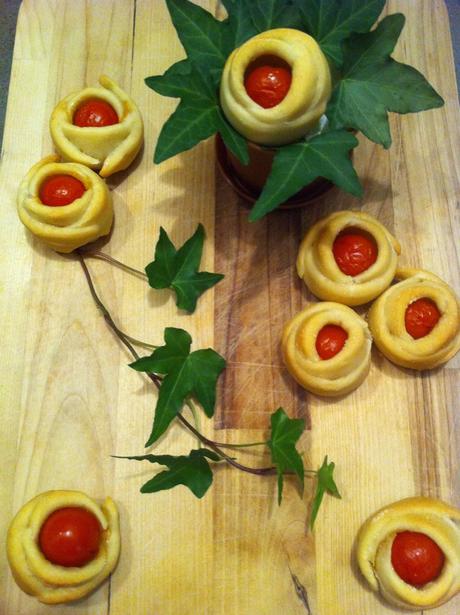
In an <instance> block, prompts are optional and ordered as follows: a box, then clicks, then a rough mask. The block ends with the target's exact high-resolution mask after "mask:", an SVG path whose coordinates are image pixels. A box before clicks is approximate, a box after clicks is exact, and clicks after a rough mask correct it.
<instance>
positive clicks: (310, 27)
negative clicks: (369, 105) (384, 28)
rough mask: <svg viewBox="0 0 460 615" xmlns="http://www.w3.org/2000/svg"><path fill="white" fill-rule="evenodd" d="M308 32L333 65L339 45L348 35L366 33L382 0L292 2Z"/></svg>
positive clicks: (337, 59) (338, 62) (339, 54)
mask: <svg viewBox="0 0 460 615" xmlns="http://www.w3.org/2000/svg"><path fill="white" fill-rule="evenodd" d="M295 3H296V5H297V8H298V10H299V12H300V13H301V15H302V17H303V20H304V22H305V25H306V29H307V31H308V33H309V34H310V35H311V36H313V38H314V39H315V40H316V41H317V42H318V43H319V45H320V47H321V49H322V51H323V52H324V53H325V54H326V55H327V57H328V58H329V59H330V60H332V62H334V64H336V65H337V66H341V64H342V61H343V54H342V42H343V41H344V40H345V39H346V38H347V37H348V36H349V35H350V34H351V33H352V32H367V31H368V30H369V29H370V28H371V26H372V25H373V24H374V23H375V21H376V20H377V18H378V16H379V15H380V13H381V12H382V10H383V7H384V6H385V0H347V1H346V2H343V0H295Z"/></svg>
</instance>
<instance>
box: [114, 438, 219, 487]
mask: <svg viewBox="0 0 460 615" xmlns="http://www.w3.org/2000/svg"><path fill="white" fill-rule="evenodd" d="M121 459H133V460H136V461H150V463H158V464H160V465H162V466H166V467H167V468H169V469H168V470H164V471H163V472H160V473H159V474H156V475H155V476H154V477H153V478H151V479H150V480H149V481H147V482H146V483H145V484H144V485H142V487H141V493H156V492H157V491H164V490H165V489H172V488H173V487H176V486H177V485H185V487H188V488H189V489H190V491H191V492H192V493H193V494H194V495H195V496H196V497H197V498H202V497H203V496H204V494H205V493H206V491H207V490H208V489H209V487H210V486H211V484H212V478H213V477H212V470H211V468H210V466H209V462H208V461H207V459H211V461H220V457H219V456H218V455H216V454H215V453H214V452H213V451H210V450H208V449H206V448H201V449H199V450H194V451H190V453H189V455H179V456H173V455H135V456H129V457H121Z"/></svg>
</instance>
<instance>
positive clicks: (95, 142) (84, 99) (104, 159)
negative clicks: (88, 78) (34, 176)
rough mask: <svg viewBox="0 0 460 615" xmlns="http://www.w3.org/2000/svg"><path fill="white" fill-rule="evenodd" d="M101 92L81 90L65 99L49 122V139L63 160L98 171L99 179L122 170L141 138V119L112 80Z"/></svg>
mask: <svg viewBox="0 0 460 615" xmlns="http://www.w3.org/2000/svg"><path fill="white" fill-rule="evenodd" d="M99 83H100V84H101V86H102V88H94V87H90V88H85V89H84V90H80V91H79V92H74V93H72V94H69V95H68V96H66V97H65V98H64V99H63V100H61V101H60V102H59V103H58V104H57V106H56V107H55V109H54V111H53V113H52V114H51V119H50V130H51V137H52V139H53V141H54V145H55V146H56V149H57V150H58V152H59V153H60V155H61V156H62V157H63V158H64V159H65V160H70V161H72V162H79V163H80V164H84V165H86V166H88V167H90V168H91V169H100V171H99V174H100V175H101V177H108V176H109V175H112V173H116V172H117V171H122V170H123V169H126V168H127V167H128V166H129V165H130V164H131V162H132V161H133V160H134V158H135V156H136V154H137V153H138V152H139V150H140V148H141V146H142V143H143V138H144V136H143V135H144V127H143V123H142V117H141V114H140V113H139V109H138V108H137V106H136V104H135V103H134V101H133V100H132V99H131V98H130V97H129V96H128V95H127V94H126V92H124V91H123V90H122V89H121V88H120V87H119V86H118V85H117V84H116V83H115V82H114V81H112V79H109V77H106V76H105V75H102V76H101V77H100V78H99Z"/></svg>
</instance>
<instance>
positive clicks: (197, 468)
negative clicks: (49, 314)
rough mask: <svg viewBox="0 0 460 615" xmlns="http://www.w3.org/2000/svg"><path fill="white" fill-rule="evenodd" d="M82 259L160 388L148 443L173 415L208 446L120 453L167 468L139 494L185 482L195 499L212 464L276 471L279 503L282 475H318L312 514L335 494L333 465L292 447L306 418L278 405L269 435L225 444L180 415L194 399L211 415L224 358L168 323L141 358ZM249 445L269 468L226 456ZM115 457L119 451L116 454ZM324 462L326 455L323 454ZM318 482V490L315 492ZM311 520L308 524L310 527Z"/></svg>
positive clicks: (137, 364) (138, 364) (138, 365)
mask: <svg viewBox="0 0 460 615" xmlns="http://www.w3.org/2000/svg"><path fill="white" fill-rule="evenodd" d="M78 254H79V260H80V264H81V266H82V268H83V272H84V274H85V278H86V281H87V283H88V286H89V289H90V292H91V295H92V297H93V299H94V301H95V303H96V305H97V307H98V308H99V309H100V311H101V313H102V315H103V316H104V319H105V321H106V323H107V325H108V326H109V327H110V328H111V330H112V331H113V332H114V333H115V335H116V336H117V337H118V339H119V340H120V341H121V342H122V343H123V344H124V345H125V346H126V348H127V349H128V350H129V352H130V353H131V355H132V356H133V358H134V359H135V360H134V362H133V363H131V364H130V366H131V367H132V368H133V369H135V370H136V371H139V372H143V373H145V374H146V376H147V377H148V378H149V379H150V380H151V381H152V382H153V383H154V384H155V385H156V387H157V388H158V390H159V393H158V400H157V403H156V407H155V413H154V418H153V425H152V431H151V434H150V436H149V438H148V440H147V443H146V445H145V446H146V447H148V446H151V445H152V444H154V443H155V442H156V441H157V440H158V439H159V438H160V437H161V436H162V435H163V434H164V433H165V432H166V431H167V429H168V427H169V426H170V425H171V423H172V421H173V420H174V419H177V420H179V421H180V422H181V423H182V425H183V426H185V427H186V428H187V429H188V430H189V431H190V432H191V433H192V434H193V435H194V436H195V437H196V438H197V439H198V440H199V442H200V445H203V446H204V447H206V448H199V449H196V450H192V451H190V453H189V454H188V455H154V454H145V455H131V456H125V457H122V458H126V459H132V460H135V461H148V462H150V463H152V464H159V465H162V466H165V467H166V468H167V469H166V470H163V471H161V472H159V473H158V474H156V475H155V476H153V477H152V478H151V479H150V480H148V481H147V482H146V483H145V484H144V485H143V486H142V487H141V492H142V493H155V492H158V491H162V490H165V489H171V488H173V487H175V486H177V485H184V486H186V487H187V488H188V489H190V491H191V492H192V493H193V494H194V495H195V496H196V497H198V498H201V497H203V496H204V495H205V493H206V491H207V490H208V489H209V487H210V485H211V484H212V480H213V473H212V464H215V463H222V462H224V463H226V464H228V465H230V466H232V467H234V468H236V469H238V470H241V471H243V472H248V473H250V474H256V475H258V476H268V475H274V474H276V475H277V476H278V503H281V500H282V492H283V482H284V477H285V476H286V475H290V474H293V475H295V476H296V477H297V479H298V481H299V483H300V486H301V488H302V490H303V486H304V477H305V474H306V473H307V474H309V475H311V476H312V477H317V481H318V485H317V489H316V491H317V495H316V496H315V503H314V508H313V511H314V514H315V518H316V515H317V513H318V509H319V506H320V504H321V500H322V497H323V495H324V493H325V492H329V493H333V494H334V495H338V491H337V488H336V487H335V490H334V489H332V487H331V485H334V486H335V483H334V482H333V478H332V470H333V467H334V464H329V465H328V466H327V473H325V470H324V469H323V468H324V463H323V466H321V468H319V469H318V470H305V468H304V464H303V460H302V457H301V455H300V454H299V452H298V451H297V449H296V443H297V441H298V440H299V438H300V436H301V435H302V433H303V430H304V427H305V423H304V421H303V419H291V418H289V417H288V416H287V414H286V412H285V411H284V410H283V409H282V408H278V409H277V410H276V411H275V412H274V413H273V414H272V415H271V419H270V424H271V430H270V437H269V438H268V439H267V440H265V441H263V442H252V443H247V444H229V443H222V442H215V441H214V440H211V439H209V438H207V437H206V436H204V435H203V434H202V433H201V432H200V431H199V429H198V428H197V427H196V426H194V425H193V424H192V423H190V422H189V421H188V420H187V419H186V418H185V417H184V416H183V414H182V409H183V406H184V405H186V406H188V407H189V408H190V409H191V410H192V411H193V414H194V417H196V407H195V405H194V401H193V399H196V400H197V401H198V402H199V404H200V405H201V407H202V408H203V410H204V412H205V414H206V416H207V417H212V416H213V414H214V406H215V400H216V385H217V379H218V377H219V375H220V374H221V372H222V370H223V369H224V368H225V360H224V359H223V358H222V357H221V356H220V355H219V354H218V353H217V352H215V351H214V350H213V349H212V348H206V349H199V350H194V351H191V345H192V338H191V336H190V334H189V333H187V331H184V330H183V329H176V328H173V327H167V328H166V329H165V331H164V341H165V344H164V346H160V347H153V348H154V350H153V352H152V353H151V354H150V355H149V356H144V357H140V356H139V354H138V353H137V351H136V349H135V347H134V345H141V346H150V345H149V344H146V343H145V342H140V341H139V340H135V339H134V338H132V337H130V336H129V335H127V334H126V333H124V332H123V331H122V330H121V329H120V328H119V327H118V326H117V325H116V323H115V321H114V319H113V318H112V316H111V314H110V312H109V311H108V309H107V308H106V306H105V305H104V304H103V303H102V301H101V299H100V298H99V296H98V294H97V292H96V289H95V287H94V284H93V281H92V278H91V274H90V272H89V269H88V267H87V265H86V262H85V257H84V253H83V252H81V251H80V252H79V253H78ZM97 256H98V257H100V258H105V259H106V260H109V262H112V263H113V262H115V264H117V265H119V266H123V267H124V268H126V269H128V270H130V271H132V272H134V273H136V274H139V273H140V272H138V271H136V270H133V269H132V268H131V267H126V266H125V265H122V264H121V263H118V261H114V259H112V258H111V257H109V258H107V257H105V255H103V254H101V253H97ZM252 446H257V447H258V446H266V447H268V449H269V450H270V452H271V458H272V463H273V465H271V466H267V467H258V468H254V467H250V466H246V465H243V464H242V463H240V462H239V461H238V460H237V459H235V458H234V457H232V456H230V455H228V454H227V453H226V452H225V449H228V448H230V449H238V448H243V447H244V448H246V447H252ZM117 457H119V456H117ZM326 461H327V459H326ZM320 487H321V494H320V496H318V493H319V491H318V490H319V489H320ZM313 523H314V519H312V520H311V522H310V525H311V527H313Z"/></svg>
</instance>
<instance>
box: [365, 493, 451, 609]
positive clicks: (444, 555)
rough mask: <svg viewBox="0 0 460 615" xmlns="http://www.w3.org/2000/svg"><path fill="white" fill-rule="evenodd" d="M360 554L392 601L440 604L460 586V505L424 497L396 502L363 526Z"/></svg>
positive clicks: (412, 605) (370, 577)
mask: <svg viewBox="0 0 460 615" xmlns="http://www.w3.org/2000/svg"><path fill="white" fill-rule="evenodd" d="M357 558H358V564H359V567H360V569H361V572H362V573H363V575H364V577H365V578H366V580H367V582H368V583H369V585H370V586H371V587H372V589H373V590H374V591H379V592H380V593H381V594H382V596H383V597H384V598H385V599H386V600H388V602H391V603H392V604H395V605H396V606H399V607H403V608H406V609H414V610H421V609H427V608H433V607H436V606H439V605H440V604H443V603H444V602H446V601H447V600H449V599H450V598H452V596H454V595H455V594H456V593H457V592H458V591H459V590H460V510H458V509H457V508H454V507H452V506H450V505H449V504H446V503H444V502H441V501H440V500H434V499H431V498H425V497H416V498H407V499H405V500H400V501H399V502H394V503H393V504H390V505H389V506H386V507H385V508H382V509H381V510H379V511H378V512H376V513H375V514H374V515H373V516H372V517H370V518H369V519H368V520H367V521H366V522H365V523H364V525H363V526H362V528H361V529H360V531H359V534H358V540H357Z"/></svg>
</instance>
